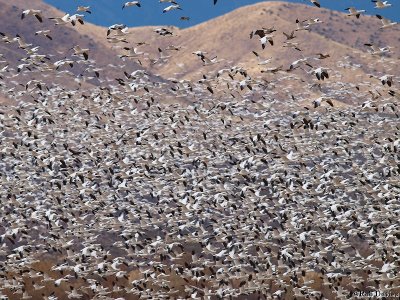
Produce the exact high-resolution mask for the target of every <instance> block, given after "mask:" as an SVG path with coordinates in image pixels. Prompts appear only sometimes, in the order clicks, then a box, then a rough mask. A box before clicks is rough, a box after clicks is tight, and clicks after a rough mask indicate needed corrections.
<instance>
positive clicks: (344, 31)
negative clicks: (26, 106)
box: [116, 2, 400, 99]
mask: <svg viewBox="0 0 400 300" xmlns="http://www.w3.org/2000/svg"><path fill="white" fill-rule="evenodd" d="M296 18H298V19H300V20H306V19H311V18H313V19H314V18H319V19H320V20H321V21H322V22H323V23H322V24H315V25H312V26H311V27H310V31H309V32H308V31H304V30H302V31H297V32H295V35H296V36H297V37H296V38H295V39H294V40H291V42H295V43H298V47H299V48H300V49H301V50H302V51H297V50H294V49H293V48H287V47H283V45H284V42H285V40H286V38H285V36H284V35H283V32H286V33H290V32H291V31H293V30H295V29H296V23H295V20H296ZM379 24H380V22H379V20H378V19H377V18H376V17H368V16H362V17H361V18H360V20H356V19H355V18H351V17H348V16H347V15H346V14H345V13H338V12H335V11H330V10H327V9H323V8H321V9H319V8H317V7H310V6H307V5H302V4H292V3H285V2H265V3H260V4H256V5H252V6H247V7H243V8H240V9H238V10H235V11H233V12H231V13H228V14H226V15H223V16H221V17H218V18H216V19H213V20H211V21H208V22H205V23H202V24H199V25H196V26H194V27H191V28H187V29H179V28H176V27H167V28H168V29H169V30H170V31H172V32H173V35H172V36H169V35H168V36H165V37H161V36H160V35H158V34H157V33H155V32H154V30H155V29H156V28H157V27H139V28H130V30H129V31H130V34H129V35H128V36H127V39H128V40H129V41H130V43H131V44H130V46H134V45H135V43H136V42H139V41H146V43H147V44H148V45H145V46H141V47H139V51H143V52H148V53H149V57H150V58H152V59H157V58H158V57H159V54H158V50H157V49H158V48H161V49H162V50H163V56H164V57H167V58H165V59H164V61H163V62H162V63H156V64H153V63H150V62H149V61H147V63H146V67H147V68H148V69H149V70H151V71H152V72H154V73H156V74H159V75H160V76H163V77H165V78H168V77H173V78H177V79H191V80H195V79H200V78H201V77H202V76H203V74H206V75H207V76H211V77H213V76H215V74H216V72H217V71H218V70H220V69H223V68H230V67H232V66H242V67H244V68H245V69H246V70H247V71H248V73H249V74H250V75H251V76H252V77H254V78H256V77H261V78H264V79H265V80H267V81H268V82H272V83H273V84H275V85H276V84H278V85H279V84H280V85H281V87H282V88H281V89H277V90H278V91H279V92H280V93H282V92H283V91H286V92H287V93H286V94H287V95H290V94H292V95H293V94H296V93H297V94H301V93H302V92H306V93H308V97H310V96H315V95H318V94H320V92H321V91H320V90H316V91H315V93H311V94H310V89H309V85H307V84H304V82H306V83H309V84H310V85H312V84H314V85H315V84H317V85H318V84H321V83H322V82H319V81H317V80H316V78H315V76H313V75H310V74H307V72H310V69H309V68H308V67H303V68H302V69H303V70H302V69H300V68H299V69H296V70H294V71H293V72H289V73H287V72H284V70H287V69H289V66H290V64H291V63H292V62H293V61H295V60H297V59H301V58H304V57H309V63H310V64H311V65H313V67H315V68H316V67H319V66H323V67H326V68H328V69H329V70H330V71H329V72H330V74H331V80H328V81H326V82H325V83H323V84H322V90H323V92H327V91H332V92H335V93H336V95H335V98H337V97H339V98H342V99H344V98H346V97H347V93H346V89H345V88H343V86H344V84H349V87H350V88H355V87H357V88H359V89H360V86H361V87H365V88H361V91H362V92H364V93H363V94H360V96H362V97H364V98H365V95H366V94H367V95H368V90H370V89H372V86H374V85H376V84H378V83H379V81H378V80H377V79H376V78H370V76H371V75H373V76H375V77H377V76H382V75H383V74H387V73H389V74H390V73H392V74H393V75H396V76H398V75H399V71H398V70H396V68H395V66H396V63H397V61H398V56H399V53H398V48H399V47H400V41H399V40H398V39H393V37H394V36H398V35H399V28H398V27H393V28H389V29H385V30H382V29H379V26H380V25H379ZM262 27H267V28H269V27H273V28H275V29H276V32H274V45H273V46H271V45H269V44H268V45H267V46H266V48H265V49H264V50H262V49H261V45H260V42H259V41H258V37H255V38H253V39H249V34H250V32H251V31H253V30H256V29H260V28H262ZM350 32H351V33H357V34H349V33H350ZM365 43H374V44H376V45H378V46H380V47H383V46H387V45H390V46H392V47H393V49H392V51H391V53H389V54H385V56H384V57H382V58H379V56H372V55H371V54H370V53H368V51H369V48H368V47H366V46H365V45H364V44H365ZM171 45H174V46H177V47H178V48H179V49H180V50H179V51H168V50H165V49H166V48H167V47H169V46H171ZM116 50H117V51H118V52H119V53H120V54H123V53H125V51H124V50H122V48H116ZM198 50H201V51H204V52H207V54H206V55H207V56H208V57H209V58H212V57H215V56H217V60H219V61H220V62H219V63H217V64H212V65H208V66H203V64H202V62H201V60H200V59H199V57H197V56H196V55H193V52H194V51H198ZM252 51H256V52H257V53H258V54H259V55H260V57H262V58H263V59H267V58H271V62H270V63H269V64H267V65H265V66H260V65H258V60H257V58H256V57H255V56H254V54H253V53H252ZM318 53H327V54H329V55H330V57H329V58H327V59H324V60H317V59H316V57H317V56H318ZM126 61H128V59H127V60H126ZM279 66H282V67H283V68H282V69H283V72H279V74H273V75H270V74H268V73H260V71H261V70H264V69H266V68H271V67H279ZM282 78H289V79H291V80H289V82H288V81H287V80H284V79H282ZM305 98H306V97H305Z"/></svg>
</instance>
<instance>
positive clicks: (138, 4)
mask: <svg viewBox="0 0 400 300" xmlns="http://www.w3.org/2000/svg"><path fill="white" fill-rule="evenodd" d="M130 6H137V7H141V5H140V2H139V1H129V2H125V3H124V5H122V9H124V8H125V7H130Z"/></svg>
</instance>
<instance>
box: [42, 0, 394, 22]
mask: <svg viewBox="0 0 400 300" xmlns="http://www.w3.org/2000/svg"><path fill="white" fill-rule="evenodd" d="M44 1H45V2H47V3H49V4H52V5H53V6H55V7H57V8H59V9H61V10H63V11H67V12H69V13H74V12H75V9H76V7H77V5H85V6H89V5H90V6H91V9H92V12H93V13H92V15H88V16H87V17H86V19H87V20H88V21H89V22H92V23H94V24H98V25H103V26H109V25H112V24H115V23H123V24H126V25H128V26H143V25H175V26H178V27H189V26H193V25H195V24H198V23H201V22H204V21H206V20H209V19H212V18H214V17H217V16H219V15H222V14H224V13H227V12H229V11H232V10H234V9H236V8H239V7H241V6H244V5H249V4H254V3H257V2H263V1H257V0H218V3H217V5H215V6H214V5H213V0H178V1H177V2H179V3H180V5H181V7H182V9H183V10H176V11H171V12H168V13H165V14H163V13H162V10H163V9H164V8H165V7H167V6H168V5H169V4H170V3H159V1H158V0H140V2H141V5H142V7H140V8H139V7H136V6H134V7H128V8H126V9H124V10H122V5H123V4H124V3H125V2H126V1H125V0H122V1H121V0H73V1H71V0H44ZM288 2H299V3H306V4H310V5H312V4H311V3H310V2H309V1H308V0H307V1H306V0H291V1H288ZM320 2H321V6H323V7H326V8H330V9H336V10H339V11H344V9H345V8H347V7H349V6H355V7H356V8H358V9H366V10H367V14H371V15H375V14H377V13H379V14H381V15H383V16H385V17H387V18H389V19H392V20H396V21H400V3H399V1H396V0H389V2H390V3H393V6H392V7H390V8H386V9H381V10H377V9H375V8H374V4H373V3H371V1H370V0H320ZM181 16H188V17H190V20H189V21H181V20H179V18H180V17H181Z"/></svg>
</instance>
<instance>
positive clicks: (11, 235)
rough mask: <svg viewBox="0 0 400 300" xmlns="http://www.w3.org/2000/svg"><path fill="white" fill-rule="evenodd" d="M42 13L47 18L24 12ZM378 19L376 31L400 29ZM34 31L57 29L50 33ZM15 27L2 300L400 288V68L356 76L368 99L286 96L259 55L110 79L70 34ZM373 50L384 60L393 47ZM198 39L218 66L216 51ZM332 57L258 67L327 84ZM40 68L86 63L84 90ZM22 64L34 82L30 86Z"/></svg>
mask: <svg viewBox="0 0 400 300" xmlns="http://www.w3.org/2000/svg"><path fill="white" fill-rule="evenodd" d="M160 2H168V3H169V5H170V6H168V7H166V8H165V9H164V11H163V12H164V13H166V12H169V11H171V10H174V9H178V10H179V9H181V6H180V4H178V3H177V2H175V1H173V0H160ZM311 2H312V3H313V4H314V5H315V6H317V7H320V3H319V2H318V1H317V0H312V1H311ZM374 2H375V4H376V8H377V9H383V8H387V7H390V5H391V4H390V3H388V2H387V1H374ZM216 3H217V1H216V0H214V4H216ZM128 7H138V8H140V7H141V4H140V2H139V1H130V2H126V3H125V4H124V5H123V7H122V9H127V8H128ZM348 11H349V17H354V18H359V17H360V15H361V14H362V13H363V12H364V11H363V10H359V9H356V8H354V7H350V8H348ZM92 12H94V11H92V9H91V8H90V7H89V6H79V7H78V8H77V14H73V15H70V14H66V15H64V16H63V17H51V18H50V19H51V20H52V21H53V22H54V23H55V24H56V25H68V26H70V25H72V26H78V25H84V24H85V21H84V15H83V14H79V13H84V14H85V13H92ZM28 17H32V18H36V19H37V21H38V22H40V23H42V22H43V20H44V19H45V18H47V17H46V16H45V15H44V14H43V12H42V11H40V10H35V9H26V10H23V12H22V15H21V19H26V18H28ZM377 17H378V18H379V19H380V20H381V21H382V27H381V29H380V30H385V29H386V28H387V27H389V26H394V25H396V22H392V21H390V20H387V19H385V18H383V17H381V16H380V15H377ZM23 21H24V20H22V21H21V22H23ZM319 23H322V21H321V20H320V19H319V18H314V19H309V20H305V21H302V20H297V21H296V24H293V25H294V28H293V31H292V32H291V33H284V35H285V37H286V41H285V42H284V47H287V48H293V49H295V50H297V51H298V52H300V51H301V48H300V46H299V45H298V43H296V42H294V41H293V40H295V39H296V38H297V37H296V34H297V33H298V32H299V31H303V30H304V31H307V30H309V29H310V26H314V25H315V24H319ZM106 30H107V40H108V41H109V42H110V43H114V44H116V45H120V44H124V46H122V47H121V46H120V48H121V49H122V50H125V51H126V52H125V54H123V55H120V56H119V58H120V59H121V60H127V59H128V60H133V61H135V62H136V61H138V62H140V63H142V61H144V60H143V59H144V58H145V57H147V56H146V53H145V52H143V51H141V50H139V48H138V47H140V46H141V45H142V43H139V44H138V45H137V46H136V47H127V46H126V43H127V42H126V41H125V35H126V34H128V32H129V29H128V28H127V26H125V25H123V24H114V25H112V26H110V27H109V28H108V29H106ZM155 31H156V34H157V35H160V36H164V37H160V38H165V36H166V37H168V36H169V35H172V34H173V32H172V31H170V29H169V28H164V27H163V28H158V29H156V30H155ZM276 31H277V29H275V28H274V27H270V28H266V27H262V28H259V29H256V30H254V31H252V32H251V34H250V38H251V39H253V38H256V37H257V38H258V39H259V42H260V44H261V48H262V49H265V48H267V47H273V46H274V39H275V36H274V34H276ZM35 34H36V35H42V36H44V37H45V38H47V39H48V40H49V41H52V40H53V36H52V29H51V28H43V29H42V30H40V31H37V32H36V33H35ZM1 35H2V37H3V38H2V41H1V42H2V43H6V44H14V43H17V44H18V48H20V49H22V51H23V53H24V54H26V56H25V57H24V58H22V59H21V61H22V63H21V64H19V65H17V66H15V67H14V66H12V65H11V63H9V62H7V61H4V60H2V61H1V62H0V63H1V64H0V79H1V80H2V81H1V87H2V88H4V87H5V86H6V85H7V86H8V90H7V89H5V88H4V89H5V90H7V92H8V95H11V96H13V97H14V101H15V103H14V104H12V105H3V106H1V107H0V137H1V140H0V145H1V147H0V174H1V189H0V199H1V206H0V210H1V215H0V258H1V260H0V270H1V271H0V299H47V300H56V299H118V300H122V299H349V298H351V297H356V296H357V295H358V294H357V293H359V292H368V291H379V292H380V293H385V295H387V296H388V297H397V298H398V295H399V294H398V293H399V292H400V291H399V283H400V280H399V279H400V278H399V277H400V275H399V267H400V266H399V262H400V243H399V239H400V224H399V213H400V202H399V201H400V156H399V153H400V122H399V118H400V107H399V104H398V103H399V101H400V91H398V90H396V89H397V84H398V81H397V79H398V78H396V76H394V75H391V74H385V75H382V76H371V78H372V77H374V78H373V79H371V80H372V81H371V82H368V83H360V84H359V85H357V86H354V85H351V86H350V85H349V86H345V88H346V89H349V90H358V91H359V90H360V89H363V88H365V87H366V86H367V87H368V88H369V90H368V92H367V95H369V96H368V97H370V99H369V100H368V99H364V100H363V101H362V102H361V103H359V104H358V105H343V106H341V105H342V104H341V102H340V101H338V100H337V99H334V98H333V97H332V95H333V94H330V95H329V96H328V95H324V94H321V96H320V97H318V98H316V99H314V100H313V99H311V100H310V99H308V100H307V101H306V102H307V103H306V104H304V102H302V103H297V102H296V99H295V96H292V98H293V99H292V100H293V101H287V100H284V101H280V100H279V99H276V94H275V92H274V90H273V89H272V88H269V87H268V83H266V82H265V80H262V79H259V78H256V77H255V76H250V74H249V72H248V70H246V67H245V66H230V67H227V68H223V69H220V70H218V72H217V73H216V74H204V75H203V76H202V77H201V78H200V79H199V80H197V81H191V80H187V79H182V80H177V79H176V80H173V79H172V80H166V79H163V78H160V77H157V76H153V74H151V73H150V72H149V71H147V70H146V69H145V68H138V69H137V70H134V71H133V72H129V71H126V70H124V72H123V76H121V77H119V78H116V79H115V78H114V79H112V80H110V81H107V80H104V79H102V77H103V73H102V70H101V69H100V68H98V67H97V66H96V62H94V61H93V60H92V59H91V51H90V49H89V48H83V47H81V46H79V45H74V46H73V47H72V48H71V49H69V51H71V52H70V53H71V56H69V57H65V58H63V59H61V60H58V61H53V60H52V57H51V56H50V55H48V54H39V53H40V52H39V47H38V46H36V45H32V44H28V43H26V42H25V41H24V40H23V38H22V37H20V36H16V37H11V36H9V35H7V34H6V33H1ZM365 45H366V46H367V47H370V49H371V55H372V56H374V57H375V56H377V57H381V56H384V55H387V54H388V53H390V51H391V47H389V46H388V47H383V48H380V47H378V46H376V45H374V44H372V43H371V42H366V43H365ZM179 50H180V47H179V46H174V45H170V46H169V47H168V49H167V50H162V49H161V48H159V49H158V52H159V55H160V57H159V58H157V59H155V60H151V63H152V64H159V63H168V59H169V56H168V55H166V54H165V53H164V52H165V51H179ZM192 51H193V52H192V53H193V55H194V56H195V57H198V59H199V60H200V61H201V63H202V64H203V65H204V66H209V65H214V64H218V63H219V62H220V61H219V60H218V58H217V57H212V56H208V53H207V52H205V51H201V50H195V49H193V50H192ZM257 51H258V50H257ZM257 51H253V54H254V55H255V56H256V58H257V60H258V65H260V66H265V65H268V64H269V63H270V61H271V59H272V58H268V59H264V58H262V55H260V53H259V52H257ZM333 55H334V54H333V53H330V54H329V53H318V54H316V55H315V56H314V57H302V58H300V59H298V60H296V61H294V62H292V63H291V64H290V66H288V67H287V68H283V66H282V67H274V68H267V69H264V70H263V71H262V72H263V73H269V74H271V76H275V75H276V74H278V73H282V72H283V73H288V72H293V71H294V70H297V69H302V70H304V71H305V74H306V75H307V76H309V77H310V79H311V80H312V85H311V86H314V87H315V86H317V87H319V88H320V89H321V90H322V88H321V85H322V84H323V83H325V82H328V81H329V80H331V76H330V75H331V73H332V70H329V69H328V68H326V67H324V66H316V65H315V64H316V63H321V64H322V63H323V62H324V60H325V59H327V58H329V57H330V56H333ZM0 58H2V59H4V57H3V55H2V54H1V55H0ZM377 59H378V58H377ZM77 65H78V66H79V67H80V68H81V69H84V71H83V72H79V73H80V74H79V75H76V74H74V73H73V70H74V68H76V66H77ZM121 65H122V63H121ZM82 66H83V67H82ZM138 66H140V65H139V64H138ZM115 69H118V66H115ZM43 73H45V74H50V75H49V76H52V78H57V77H59V76H61V75H62V76H65V78H71V76H72V77H73V78H74V79H75V81H77V82H78V83H79V85H78V88H76V87H75V86H74V87H73V88H71V87H70V86H68V85H67V84H56V83H55V82H54V83H51V82H50V83H49V82H46V78H40V74H43ZM24 75H26V76H32V78H30V79H29V81H26V82H21V81H19V82H17V79H18V78H25V77H22V76H24ZM7 77H9V78H11V79H12V80H11V81H6V79H7ZM90 80H92V81H93V80H97V82H100V84H99V85H98V86H95V85H94V84H93V85H92V84H90ZM101 80H103V81H101ZM289 80H290V79H289ZM86 81H87V82H86ZM13 82H14V83H15V86H14V87H10V86H9V85H10V84H12V83H13ZM340 84H341V85H345V83H338V86H340ZM342 88H343V87H342ZM346 95H347V96H348V95H349V93H348V94H346ZM363 97H364V98H366V97H367V96H365V95H363ZM166 98H168V99H170V100H169V101H165V100H163V99H166ZM171 99H172V100H171ZM18 100H20V101H18ZM396 293H397V294H396ZM395 295H397V296H395Z"/></svg>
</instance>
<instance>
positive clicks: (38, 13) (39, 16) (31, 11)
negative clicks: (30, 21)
mask: <svg viewBox="0 0 400 300" xmlns="http://www.w3.org/2000/svg"><path fill="white" fill-rule="evenodd" d="M26 16H35V17H36V19H38V21H39V22H40V23H42V22H43V16H42V11H41V10H36V9H27V10H24V11H23V12H22V14H21V19H24V18H25V17H26Z"/></svg>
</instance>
